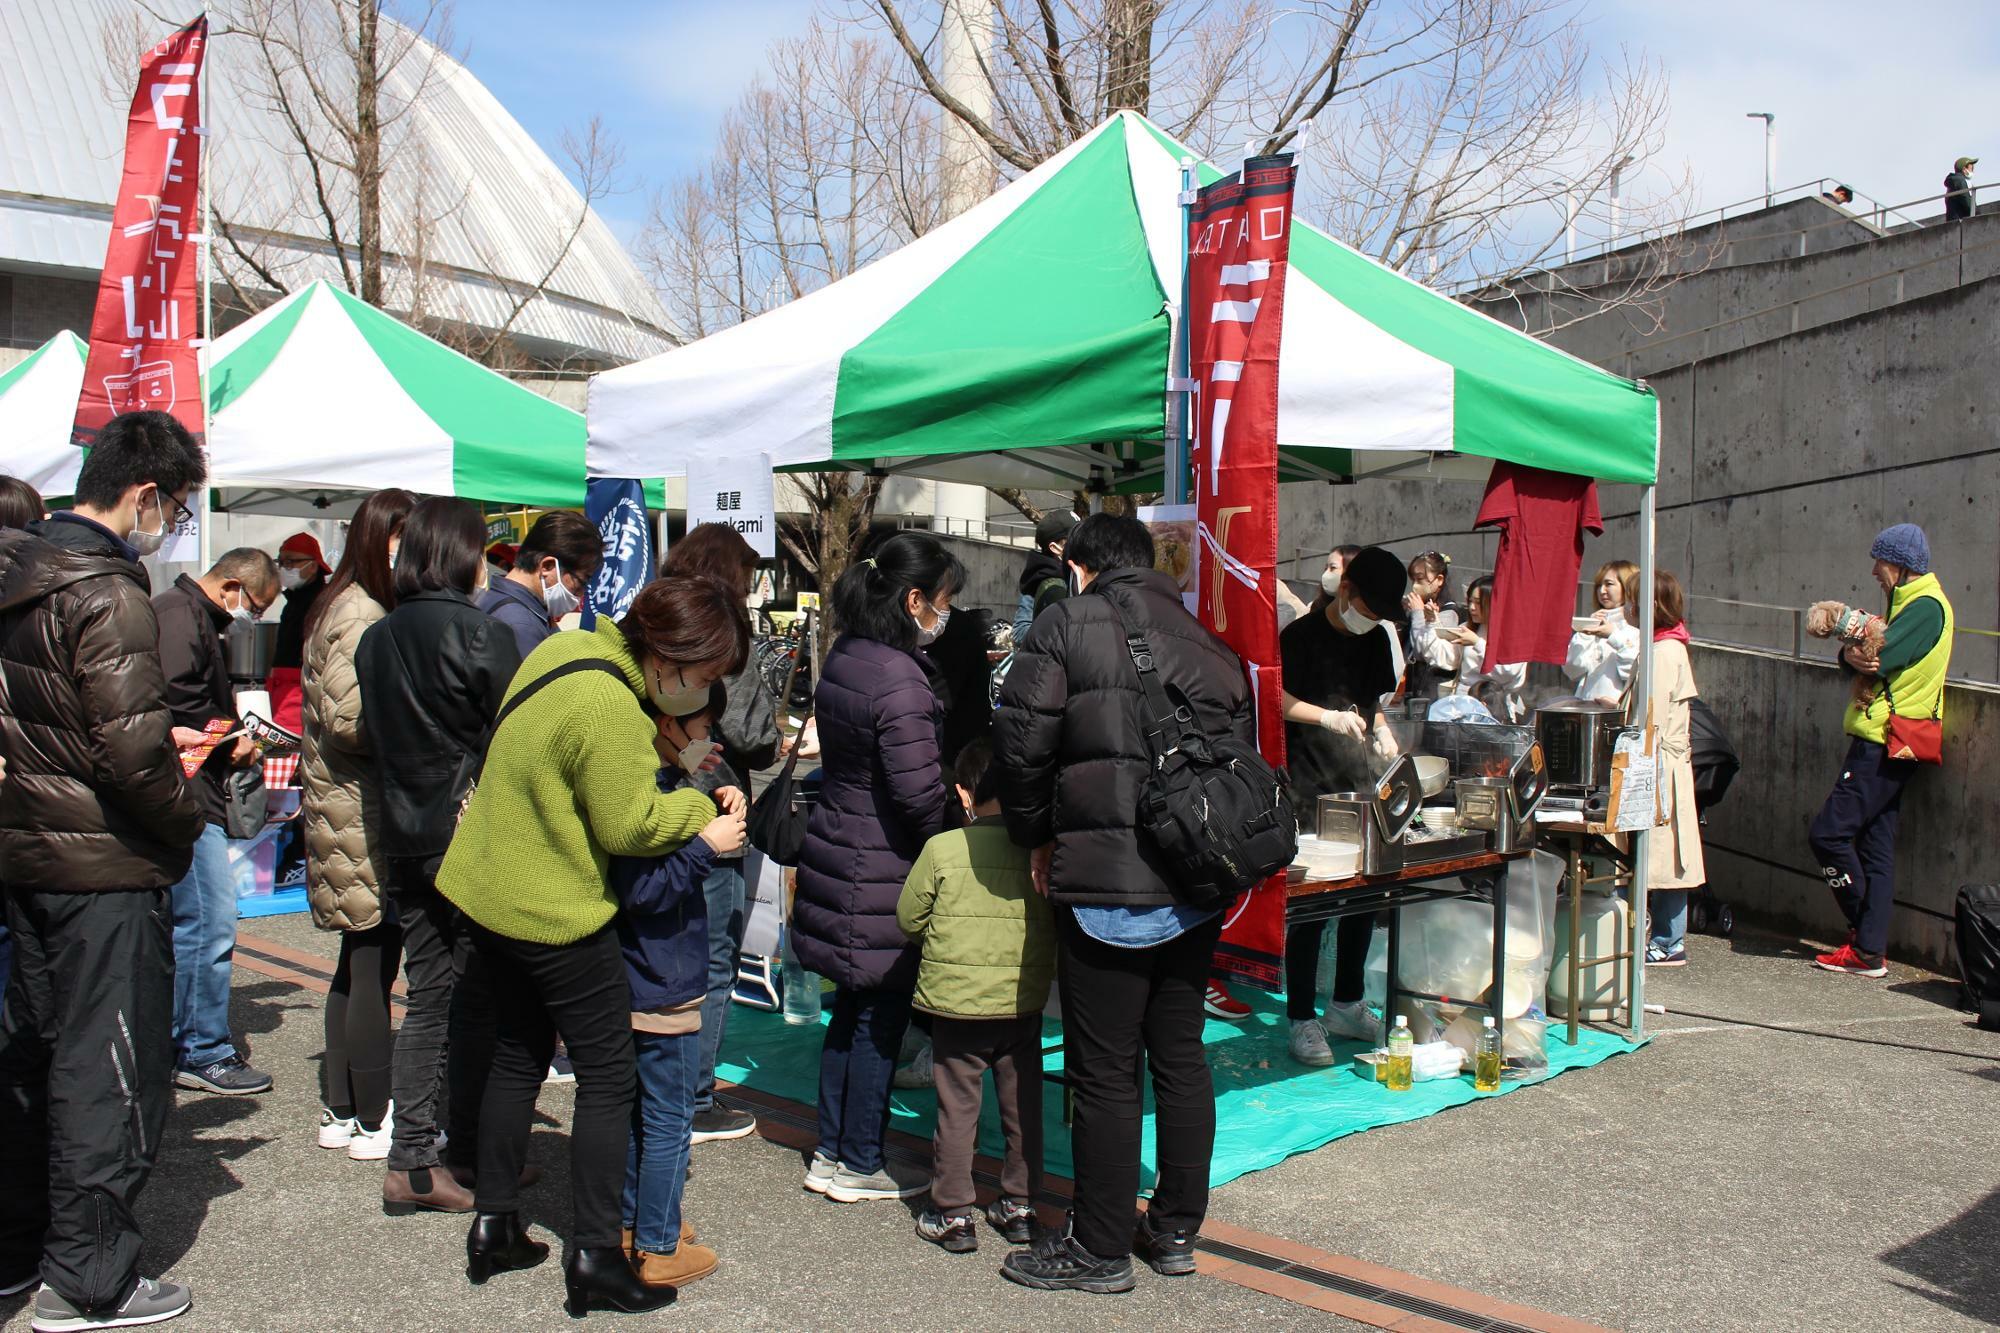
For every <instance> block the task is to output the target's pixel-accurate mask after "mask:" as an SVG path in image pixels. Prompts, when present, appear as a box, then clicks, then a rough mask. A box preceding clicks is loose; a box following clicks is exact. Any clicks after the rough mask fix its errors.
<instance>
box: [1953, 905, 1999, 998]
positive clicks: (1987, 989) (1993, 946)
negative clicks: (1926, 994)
mask: <svg viewBox="0 0 2000 1333" xmlns="http://www.w3.org/2000/svg"><path fill="white" fill-rule="evenodd" d="M1957 915H1958V923H1957V924H1958V929H1957V930H1956V931H1955V932H1954V934H1953V936H1952V939H1953V942H1954V946H1955V947H1956V949H1957V951H1958V975H1959V977H1960V979H1961V981H1962V983H1963V984H1962V985H1961V986H1960V987H1959V993H1958V995H1959V998H1958V1007H1959V1008H1961V1009H1965V1010H1969V1011H1970V1012H1972V1013H1976V1014H1978V1015H1979V1026H1980V1027H1983V1028H1986V1029H1987V1030H1988V1031H2000V884H1966V885H1963V886H1962V887H1960V889H1959V891H1958V914H1957Z"/></svg>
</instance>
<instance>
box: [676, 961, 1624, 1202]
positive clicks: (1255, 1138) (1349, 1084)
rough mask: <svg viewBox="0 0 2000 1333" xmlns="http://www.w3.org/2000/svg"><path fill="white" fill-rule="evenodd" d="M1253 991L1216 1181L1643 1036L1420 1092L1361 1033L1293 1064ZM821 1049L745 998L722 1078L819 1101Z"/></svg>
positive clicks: (901, 1127)
mask: <svg viewBox="0 0 2000 1333" xmlns="http://www.w3.org/2000/svg"><path fill="white" fill-rule="evenodd" d="M1242 994H1243V998H1245V999H1247V1000H1248V1002H1249V1003H1250V1005H1251V1006H1252V1013H1251V1015H1250V1017H1249V1018H1248V1019H1246V1020H1245V1021H1244V1022H1242V1023H1240V1024H1238V1023H1224V1022H1220V1021H1217V1020H1214V1019H1211V1020H1209V1023H1208V1029H1207V1032H1206V1034H1205V1040H1206V1041H1207V1043H1208V1059H1209V1065H1210V1066H1211V1068H1213V1069H1214V1071H1215V1103H1216V1133H1215V1156H1214V1158H1213V1162H1212V1165H1211V1167H1210V1170H1209V1183H1210V1184H1211V1185H1222V1184H1226V1183H1227V1182H1229V1181H1232V1180H1234V1179H1236V1178H1237V1177H1238V1176H1241V1175H1247V1174H1248V1173H1250V1172H1252V1171H1261V1170H1263V1169H1264V1168H1265V1167H1269V1166H1276V1165H1277V1164H1278V1163H1279V1162H1282V1161H1284V1160H1285V1159H1286V1158H1287V1157H1290V1156H1292V1155H1294V1154H1295V1153H1302V1152H1310V1151H1311V1150H1312V1149H1314V1148H1318V1147H1321V1146H1323V1145H1325V1144H1328V1143H1331V1142H1332V1141H1333V1140H1335V1139H1338V1138H1344V1137H1345V1136H1347V1135H1349V1134H1358V1133H1360V1132H1361V1131H1362V1130H1365V1129H1373V1128H1375V1127H1376V1126H1377V1125H1393V1124H1399V1123H1401V1122H1403V1121H1405V1120H1421V1119H1423V1118H1424V1117H1425V1116H1430V1115H1436V1114H1437V1113H1438V1112H1439V1111H1443V1110H1446V1109H1448V1108H1450V1107H1453V1106H1462V1105H1464V1104H1465V1103H1466V1102H1470V1101H1475V1100H1478V1099H1480V1098H1482V1097H1487V1096H1494V1097H1504V1096H1508V1095H1511V1094H1512V1093H1515V1092H1519V1091H1520V1090H1521V1089H1523V1088H1527V1087H1532V1086H1533V1085H1534V1084H1536V1083H1541V1082H1545V1081H1547V1080H1548V1079H1551V1078H1554V1077H1555V1076H1556V1075H1558V1074H1562V1073H1566V1072H1568V1071H1569V1070H1572V1069H1581V1068H1584V1067H1586V1066H1588V1065H1594V1064H1598V1063H1600V1062H1601V1061H1604V1060H1607V1059H1609V1058H1610V1057H1612V1056H1614V1055H1620V1054H1623V1053H1624V1052H1626V1051H1630V1050H1633V1049H1635V1047H1634V1045H1633V1043H1631V1042H1629V1041H1626V1040H1624V1039H1623V1038H1620V1037H1616V1036H1613V1035H1611V1034H1609V1033H1604V1032H1592V1031H1588V1030H1584V1031H1581V1032H1579V1033H1578V1039H1577V1045H1575V1046H1571V1045H1569V1044H1568V1042H1567V1041H1566V1040H1565V1036H1564V1032H1563V1031H1562V1030H1559V1029H1557V1028H1554V1027H1551V1028H1550V1030H1549V1048H1548V1050H1549V1068H1548V1072H1547V1073H1545V1074H1542V1075H1540V1076H1539V1077H1537V1078H1533V1079H1527V1080H1523V1081H1521V1082H1518V1083H1504V1084H1502V1085H1501V1090H1500V1091H1499V1092H1497V1093H1477V1092H1474V1091H1473V1090H1472V1079H1471V1077H1470V1076H1469V1075H1466V1076H1462V1077H1459V1078H1455V1079H1449V1080H1441V1081H1438V1082H1434V1083H1419V1084H1417V1085H1416V1086H1415V1087H1414V1088H1412V1089H1411V1090H1410V1091H1409V1092H1404V1093H1392V1092H1390V1091H1389V1090H1388V1089H1387V1088H1385V1087H1383V1086H1381V1085H1379V1084H1377V1083H1374V1082H1372V1081H1366V1080H1363V1079H1361V1078H1359V1077H1357V1076H1356V1074H1355V1073H1354V1066H1353V1061H1352V1057H1353V1055H1354V1053H1355V1052H1356V1051H1358V1050H1360V1049H1361V1048H1362V1047H1361V1043H1358V1042H1341V1043H1336V1044H1335V1046H1334V1052H1335V1054H1336V1055H1337V1056H1339V1057H1340V1058H1339V1061H1338V1062H1337V1063H1336V1064H1335V1065H1334V1066H1333V1067H1331V1068H1329V1069H1304V1068H1301V1067H1300V1066H1298V1065H1296V1064H1294V1063H1292V1059H1291V1056H1290V1054H1289V1052H1288V1041H1289V1037H1290V1026H1289V1024H1288V1023H1287V1022H1286V1021H1285V1012H1284V1000H1283V998H1282V997H1279V996H1271V995H1263V994H1260V993H1254V992H1250V991H1245V992H1243V993H1242ZM1043 1032H1044V1035H1043V1041H1044V1043H1045V1044H1046V1045H1048V1046H1051V1047H1053V1046H1054V1045H1056V1044H1057V1043H1059V1042H1060V1041H1061V1039H1062V1025H1061V1023H1060V1022H1057V1021H1055V1020H1050V1021H1049V1022H1048V1023H1047V1024H1046V1025H1045V1027H1044V1030H1043ZM819 1052H820V1032H819V1030H816V1029H811V1028H805V1027H794V1026H792V1025H790V1024H788V1023H786V1022H785V1020H784V1019H783V1018H782V1017H780V1016H779V1015H777V1014H774V1013H767V1012H764V1011H762V1010H756V1009H750V1008H747V1007H745V1006H743V1005H737V1006H735V1007H734V1008H733V1009H732V1010H731V1012H730V1015H729V1031H728V1033H727V1034H726V1035H725V1037H724V1038H723V1045H722V1058H721V1062H720V1066H719V1067H718V1069H717V1071H716V1076H717V1077H718V1078H721V1079H725V1080H728V1081H730V1082H734V1083H741V1084H743V1085H744V1086H746V1087H749V1088H754V1089H756V1090H757V1091H758V1092H763V1093H768V1094H770V1095H772V1096H776V1097H783V1098H786V1099H788V1100H790V1101H795V1102H798V1103H800V1104H801V1105H803V1106H805V1107H807V1108H811V1107H812V1106H813V1105H814V1104H815V1103H816V1102H817V1101H818V1099H819ZM1045 1063H1046V1066H1047V1068H1049V1069H1051V1070H1054V1069H1060V1068H1061V1065H1062V1056H1061V1054H1060V1053H1057V1052H1054V1051H1051V1052H1050V1054H1049V1055H1048V1056H1047V1057H1046V1061H1045ZM1043 1098H1044V1102H1045V1108H1044V1111H1045V1114H1044V1121H1043V1123H1044V1126H1045V1130H1046V1138H1047V1144H1046V1151H1045V1153H1044V1168H1045V1169H1046V1170H1047V1171H1048V1172H1049V1173H1050V1174H1053V1175H1059V1176H1070V1175H1072V1174H1073V1172H1072V1170H1071V1158H1070V1141H1069V1131H1068V1129H1067V1128H1066V1127H1065V1126H1064V1125H1063V1123H1062V1088H1061V1087H1060V1086H1059V1085H1057V1084H1056V1083H1054V1082H1045V1083H1044V1084H1043ZM1146 1105H1147V1113H1146V1135H1145V1143H1144V1145H1143V1147H1142V1150H1141V1152H1142V1155H1141V1179H1142V1182H1143V1184H1144V1185H1146V1186H1150V1184H1151V1182H1152V1178H1153V1161H1154V1158H1153V1133H1152V1125H1153V1117H1152V1100H1151V1098H1150V1096H1149V1097H1148V1098H1147V1103H1146ZM936 1117H937V1097H936V1095H935V1094H934V1093H932V1092H931V1090H930V1089H928V1088H923V1089H917V1090H910V1091H905V1090H902V1089H898V1090H897V1091H896V1094H895V1097H894V1099H893V1102H892V1106H891V1119H890V1125H889V1127H890V1128H891V1129H892V1130H896V1131H899V1132H901V1133H905V1134H914V1135H916V1136H918V1137H920V1138H926V1139H927V1138H929V1137H930V1135H931V1132H932V1129H933V1127H934V1126H935V1124H936ZM1001 1148H1002V1140H1001V1137H1000V1122H999V1120H998V1118H997V1115H996V1113H995V1110H994V1106H993V1096H992V1085H991V1083H990V1082H989V1083H988V1086H987V1097H986V1105H985V1108H984V1114H983V1116H982V1119H981V1125H980V1136H979V1150H980V1151H981V1152H983V1153H986V1154H988V1155H989V1156H993V1157H998V1156H999V1155H1000V1153H1001Z"/></svg>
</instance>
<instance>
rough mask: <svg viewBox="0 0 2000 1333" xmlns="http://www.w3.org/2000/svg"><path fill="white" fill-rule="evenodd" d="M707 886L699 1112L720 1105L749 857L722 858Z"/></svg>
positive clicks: (696, 1085)
mask: <svg viewBox="0 0 2000 1333" xmlns="http://www.w3.org/2000/svg"><path fill="white" fill-rule="evenodd" d="M701 891H702V893H703V894H704V895H705V896H706V897H707V898H708V996H707V998H706V999H704V1000H703V1001H702V1002H701V1055H700V1057H699V1061H698V1065H699V1067H698V1068H697V1069H696V1070H695V1075H694V1109H695V1112H696V1113H697V1114H699V1113H701V1112H703V1111H707V1110H712V1109H713V1108H714V1106H715V1061H716V1059H717V1057H718V1056H720V1054H721V1053H722V1033H723V1029H725V1028H726V1027H728V1026H729V1005H730V1001H731V997H732V996H734V995H735V993H736V955H737V953H738V952H739V951H741V950H742V948H743V921H744V885H743V863H742V862H741V861H718V862H716V863H715V865H714V866H712V867H711V868H710V869H709V872H708V878H707V879H705V880H703V881H702V882H701Z"/></svg>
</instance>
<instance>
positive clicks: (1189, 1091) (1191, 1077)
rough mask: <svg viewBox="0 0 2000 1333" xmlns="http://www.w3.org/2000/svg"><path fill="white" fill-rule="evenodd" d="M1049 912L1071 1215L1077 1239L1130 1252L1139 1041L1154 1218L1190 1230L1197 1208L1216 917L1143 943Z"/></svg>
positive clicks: (1208, 1133)
mask: <svg viewBox="0 0 2000 1333" xmlns="http://www.w3.org/2000/svg"><path fill="white" fill-rule="evenodd" d="M1056 921H1057V923H1058V925H1057V932H1058V933H1057V941H1058V948H1057V954H1056V975H1057V982H1058V984H1059V985H1060V986H1061V987H1062V1021H1063V1043H1064V1056H1063V1063H1064V1066H1065V1069H1066V1072H1067V1075H1068V1078H1069V1083H1070V1089H1071V1091H1072V1092H1073V1093H1074V1094H1075V1099H1076V1118H1075V1122H1074V1124H1073V1125H1072V1127H1071V1132H1070V1138H1071V1143H1072V1148H1073V1156H1074V1158H1075V1161H1076V1188H1075V1191H1074V1196H1073V1202H1072V1203H1071V1205H1070V1220H1071V1222H1072V1224H1073V1225H1074V1227H1075V1235H1076V1238H1077V1240H1078V1241H1079V1242H1081V1243H1082V1245H1083V1247H1084V1248H1085V1249H1087V1250H1089V1251H1090V1252H1091V1253H1092V1254H1095V1255H1098V1256H1099V1257H1101V1258H1106V1259H1110V1258H1116V1257H1117V1256H1119V1255H1124V1254H1130V1253H1131V1252H1132V1230H1133V1224H1134V1222H1135V1221H1136V1219H1137V1216H1138V1196H1139V1147H1140V1142H1139V1141H1140V1135H1141V1132H1142V1130H1143V1128H1144V1124H1143V1121H1142V1119H1141V1097H1140V1090H1139V1054H1140V1052H1141V1051H1142V1050H1143V1051H1144V1052H1145V1055H1146V1058H1147V1060H1148V1062H1149V1063H1150V1065H1151V1067H1152V1070H1153V1137H1154V1146H1155V1149H1156V1157H1157V1160H1158V1162H1159V1171H1158V1179H1157V1181H1156V1182H1155V1185H1154V1189H1153V1202H1152V1206H1151V1209H1150V1216H1151V1217H1152V1218H1153V1224H1154V1226H1155V1227H1157V1228H1159V1229H1160V1230H1163V1231H1189V1232H1193V1231H1198V1230H1200V1229H1201V1223H1202V1218H1203V1217H1205V1216H1206V1215H1207V1213H1208V1166H1209V1157H1210V1156H1211V1155H1212V1154H1213V1152H1214V1150H1215V1082H1214V1079H1213V1078H1212V1077H1211V1076H1210V1074H1209V1069H1208V1055H1207V1052H1206V1051H1204V1050H1203V1048H1202V1044H1201V1031H1202V1025H1203V1023H1204V1022H1205V1021H1206V1020H1205V1018H1204V1016H1203V1013H1202V993H1203V991H1205V990H1206V989H1207V986H1208V965H1209V957H1210V955H1211V954H1213V953H1214V952H1215V942H1216V940H1217V939H1219V938H1220V937H1221V935H1222V917H1221V915H1220V914H1217V915H1216V916H1213V917H1210V918H1209V919H1208V920H1207V921H1204V922H1202V923H1201V924H1200V925H1198V926H1196V927H1194V929H1192V930H1189V931H1186V932H1185V933H1183V934H1180V935H1177V936H1175V937H1174V938H1173V939H1171V940H1168V941H1167V942H1166V943H1165V944H1160V945H1155V946H1154V947H1152V948H1150V949H1121V948H1118V947H1116V946H1114V945H1110V944H1105V943H1102V942H1101V941H1098V940H1094V939H1092V938H1091V937H1090V936H1089V935H1088V934H1086V933H1085V932H1084V930H1083V928H1082V927H1081V926H1079V925H1077V924H1076V917H1075V915H1074V914H1073V913H1071V912H1069V911H1066V910H1063V911H1058V912H1057V913H1056Z"/></svg>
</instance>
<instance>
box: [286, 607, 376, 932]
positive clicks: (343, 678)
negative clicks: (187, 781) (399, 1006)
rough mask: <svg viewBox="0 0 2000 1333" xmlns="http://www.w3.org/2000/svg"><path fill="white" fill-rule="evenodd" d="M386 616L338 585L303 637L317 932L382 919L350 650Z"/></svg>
mask: <svg viewBox="0 0 2000 1333" xmlns="http://www.w3.org/2000/svg"><path fill="white" fill-rule="evenodd" d="M387 614H388V613H387V612H386V611H384V610H383V609H382V605H381V603H379V602H377V601H376V600H375V599H374V598H373V597H370V596H369V595H368V593H367V591H366V590H364V589H363V588H362V587H361V586H360V585H358V584H350V585H349V586H348V587H346V588H344V589H342V590H341V592H340V593H339V595H338V596H336V597H335V598H334V600H333V601H332V603H331V604H329V605H327V606H326V607H325V608H324V610H323V611H322V612H321V614H320V617H319V622H318V623H317V624H316V625H314V626H313V631H312V634H311V636H310V637H309V638H308V639H307V640H306V650H305V666H304V670H303V672H302V675H303V689H304V702H305V708H304V711H305V747H304V757H303V758H302V759H301V761H300V763H299V779H300V785H301V786H303V787H304V788H305V798H304V805H303V815H302V818H303V820H304V822H305V832H306V897H307V899H308V900H309V901H310V902H311V904H312V914H313V924H314V925H316V926H318V927H319V928H320V929H322V930H368V929H371V928H373V927H374V926H376V925H378V924H380V922H381V920H382V888H381V878H380V876H379V874H378V869H379V868H380V867H381V866H382V864H383V862H382V858H381V855H380V851H379V849H378V847H377V845H376V836H375V832H374V830H375V829H376V828H378V827H379V826H380V823H381V819H382V813H381V803H380V802H381V797H380V792H379V788H378V787H377V786H376V782H375V774H374V764H373V761H372V760H371V758H370V756H369V753H368V746H367V743H366V738H365V737H364V736H363V734H362V728H361V682H360V681H359V679H357V678H356V676H355V674H354V650H355V648H356V646H357V645H359V644H360V642H361V635H362V632H363V631H364V630H366V629H367V628H368V627H369V626H370V625H373V624H374V623H375V622H376V621H378V620H380V619H381V618H382V617H383V616H385V615H387Z"/></svg>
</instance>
